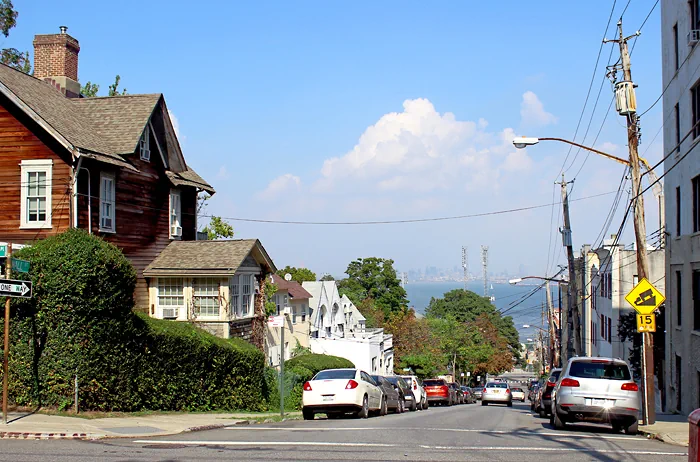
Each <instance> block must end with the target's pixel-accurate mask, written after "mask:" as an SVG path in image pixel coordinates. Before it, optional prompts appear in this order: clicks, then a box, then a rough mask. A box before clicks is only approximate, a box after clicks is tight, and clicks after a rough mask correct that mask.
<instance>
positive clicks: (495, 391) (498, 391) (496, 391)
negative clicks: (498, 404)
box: [493, 390, 501, 394]
mask: <svg viewBox="0 0 700 462" xmlns="http://www.w3.org/2000/svg"><path fill="white" fill-rule="evenodd" d="M493 392H494V393H496V394H498V393H500V392H501V391H500V390H493Z"/></svg>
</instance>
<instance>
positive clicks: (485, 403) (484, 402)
mask: <svg viewBox="0 0 700 462" xmlns="http://www.w3.org/2000/svg"><path fill="white" fill-rule="evenodd" d="M481 405H482V406H488V405H489V403H487V402H486V401H484V400H481Z"/></svg>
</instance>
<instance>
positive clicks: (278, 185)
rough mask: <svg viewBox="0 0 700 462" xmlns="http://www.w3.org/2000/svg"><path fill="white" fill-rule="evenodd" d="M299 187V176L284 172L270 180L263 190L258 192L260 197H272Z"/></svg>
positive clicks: (296, 189)
mask: <svg viewBox="0 0 700 462" xmlns="http://www.w3.org/2000/svg"><path fill="white" fill-rule="evenodd" d="M300 187H301V178H299V177H298V176H295V175H292V174H291V173H286V174H284V175H281V176H278V177H277V178H275V179H274V180H272V181H270V183H269V184H268V185H267V188H265V190H264V191H262V192H261V193H259V194H258V197H260V198H261V199H273V198H275V197H277V196H279V195H280V194H282V193H288V192H292V191H298V190H299V189H300Z"/></svg>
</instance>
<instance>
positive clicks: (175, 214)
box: [170, 189, 182, 239]
mask: <svg viewBox="0 0 700 462" xmlns="http://www.w3.org/2000/svg"><path fill="white" fill-rule="evenodd" d="M180 237H182V209H181V208H180V191H178V190H176V189H172V190H170V238H171V239H176V238H180Z"/></svg>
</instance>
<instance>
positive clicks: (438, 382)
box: [423, 380, 445, 387]
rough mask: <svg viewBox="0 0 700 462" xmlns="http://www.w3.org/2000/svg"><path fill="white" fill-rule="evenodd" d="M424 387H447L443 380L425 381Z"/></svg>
mask: <svg viewBox="0 0 700 462" xmlns="http://www.w3.org/2000/svg"><path fill="white" fill-rule="evenodd" d="M423 385H424V386H426V387H438V386H440V385H445V382H444V381H443V380H424V381H423Z"/></svg>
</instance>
